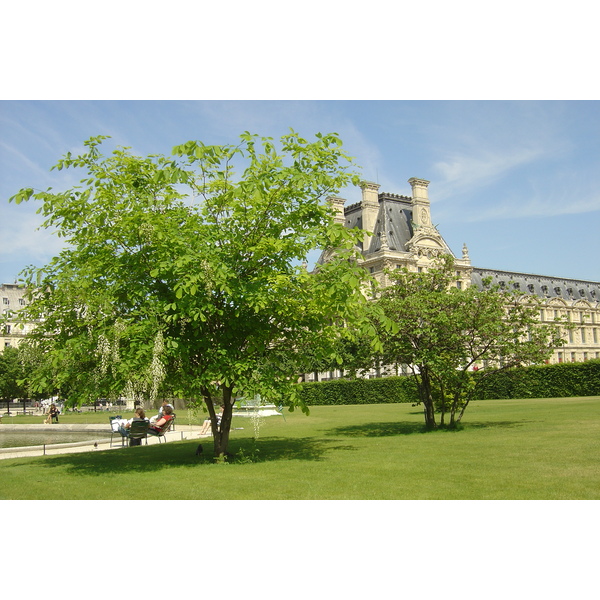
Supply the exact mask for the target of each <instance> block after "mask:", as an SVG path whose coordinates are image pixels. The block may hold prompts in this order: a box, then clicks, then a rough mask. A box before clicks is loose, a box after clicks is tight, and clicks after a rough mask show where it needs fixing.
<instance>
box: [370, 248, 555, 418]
mask: <svg viewBox="0 0 600 600" xmlns="http://www.w3.org/2000/svg"><path fill="white" fill-rule="evenodd" d="M453 264H454V261H453V258H452V257H451V256H445V257H443V258H442V259H441V260H440V261H438V263H437V264H435V265H434V266H433V267H432V268H431V269H429V270H427V271H424V272H421V273H415V272H409V271H408V270H405V269H404V270H397V271H394V272H390V273H389V275H390V277H391V278H392V281H393V283H392V285H390V286H389V287H387V288H385V289H383V290H381V292H380V295H379V297H378V299H377V300H376V303H377V305H378V306H379V307H380V308H381V310H382V311H383V313H384V314H385V315H386V316H387V317H388V318H389V319H390V320H391V321H392V322H393V323H394V330H393V331H391V330H390V329H389V328H382V329H381V337H382V344H383V348H384V350H383V353H382V354H380V355H379V356H378V360H380V361H381V363H383V364H385V365H394V364H396V365H397V364H402V365H408V366H409V367H410V369H411V370H412V374H413V376H414V377H415V379H416V383H417V386H418V389H419V394H420V400H421V402H422V404H423V409H424V411H423V412H424V418H425V424H426V426H427V427H428V428H432V429H433V428H436V427H437V426H438V423H437V421H436V414H439V415H440V424H446V422H445V419H446V416H447V415H449V421H448V423H447V424H448V425H450V426H455V425H456V424H457V423H459V422H460V420H461V419H462V417H463V415H464V412H465V410H466V408H467V406H468V404H469V402H470V400H471V399H472V398H473V397H474V394H475V393H476V386H477V382H478V381H482V380H483V379H485V378H486V377H490V376H493V375H494V374H495V373H497V372H498V371H500V370H504V369H508V368H511V367H516V366H520V365H531V364H540V363H543V362H545V361H546V359H548V358H549V356H550V355H551V353H552V349H553V348H556V347H558V346H561V345H562V344H563V343H564V341H563V339H562V336H561V328H560V326H559V324H541V323H540V322H539V315H540V309H539V303H538V300H537V298H535V297H531V296H526V297H524V296H523V295H519V294H517V293H512V292H504V291H501V290H500V289H499V288H498V287H494V286H491V285H490V284H489V282H488V283H487V285H485V286H484V288H483V289H478V288H477V287H475V286H470V287H469V288H467V289H461V290H459V289H457V288H456V285H455V276H454V271H455V270H454V268H453ZM562 326H563V327H564V326H566V324H562ZM479 367H482V368H479ZM478 368H479V370H478V372H477V377H474V376H473V370H474V369H478Z"/></svg>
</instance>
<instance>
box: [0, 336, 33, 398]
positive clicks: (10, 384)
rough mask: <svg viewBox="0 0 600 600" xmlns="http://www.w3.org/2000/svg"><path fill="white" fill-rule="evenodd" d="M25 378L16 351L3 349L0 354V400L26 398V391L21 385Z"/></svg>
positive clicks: (12, 348) (9, 348)
mask: <svg viewBox="0 0 600 600" xmlns="http://www.w3.org/2000/svg"><path fill="white" fill-rule="evenodd" d="M25 377H26V373H25V369H24V367H23V363H22V362H21V360H20V357H19V351H18V349H17V348H14V347H8V348H4V352H1V353H0V399H2V400H15V399H18V398H27V397H28V395H27V389H26V387H25V386H24V385H23V380H24V379H25Z"/></svg>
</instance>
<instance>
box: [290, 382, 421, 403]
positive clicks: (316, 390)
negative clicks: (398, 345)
mask: <svg viewBox="0 0 600 600" xmlns="http://www.w3.org/2000/svg"><path fill="white" fill-rule="evenodd" d="M299 396H300V398H301V399H302V401H303V402H305V403H306V404H307V405H308V406H318V405H330V406H333V405H346V404H384V403H395V402H416V401H418V399H419V395H418V391H417V386H416V384H415V381H414V380H413V379H412V378H411V377H383V378H377V379H337V380H334V381H320V382H309V383H304V384H302V386H301V390H300V393H299Z"/></svg>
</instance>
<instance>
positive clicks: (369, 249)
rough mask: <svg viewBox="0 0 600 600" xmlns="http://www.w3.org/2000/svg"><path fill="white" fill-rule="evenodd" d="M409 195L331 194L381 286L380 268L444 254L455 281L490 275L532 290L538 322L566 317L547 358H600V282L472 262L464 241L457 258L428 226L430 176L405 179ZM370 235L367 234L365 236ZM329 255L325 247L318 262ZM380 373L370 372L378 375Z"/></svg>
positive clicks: (464, 283)
mask: <svg viewBox="0 0 600 600" xmlns="http://www.w3.org/2000/svg"><path fill="white" fill-rule="evenodd" d="M408 182H409V183H410V185H411V187H412V195H411V196H399V195H396V194H389V193H380V192H379V187H380V186H379V185H377V184H375V183H369V182H368V183H365V184H364V185H363V187H362V201H361V202H358V203H355V204H351V205H350V206H347V207H345V206H344V204H345V200H344V199H343V198H330V199H329V201H330V203H331V204H332V206H333V208H334V210H335V212H336V217H335V219H336V222H338V223H341V224H343V225H345V226H346V227H348V228H354V227H357V228H359V229H362V230H364V231H365V236H364V238H363V240H362V241H361V242H360V243H359V250H360V252H361V255H362V259H361V261H360V264H361V265H362V266H363V267H364V268H365V269H368V271H369V273H371V275H372V276H373V277H374V278H375V279H376V280H377V281H378V282H379V283H381V284H382V285H384V286H386V285H388V284H389V283H390V282H389V277H388V276H387V275H386V273H385V270H390V269H397V268H402V267H405V268H407V269H408V270H409V271H413V272H419V271H422V270H427V268H428V267H429V266H430V265H431V263H432V261H434V260H435V259H436V258H438V257H439V256H441V255H444V254H450V255H451V256H453V257H454V259H455V262H454V264H455V268H456V286H457V287H458V288H460V289H466V288H467V287H468V286H470V285H476V286H478V287H481V286H482V280H483V279H484V278H487V277H491V279H492V282H493V283H497V284H498V285H500V286H501V287H506V288H511V289H516V290H519V291H521V292H522V293H523V295H524V296H527V295H535V296H538V297H540V298H542V300H543V305H542V308H541V310H540V321H542V322H551V321H553V320H554V318H555V317H559V316H567V318H568V319H569V320H570V321H571V322H572V323H576V324H577V327H576V328H575V329H574V330H571V331H569V332H568V333H566V334H565V335H566V341H567V344H566V346H564V347H562V348H560V349H557V350H555V351H554V353H553V355H552V357H551V359H550V362H551V363H558V362H563V361H568V362H575V361H584V360H589V359H593V358H600V282H597V281H580V280H575V279H565V278H560V277H550V276H541V275H532V274H526V273H512V272H509V271H498V270H492V269H484V268H478V267H473V266H472V265H471V260H470V258H469V251H468V249H467V246H466V245H464V246H463V248H462V255H461V256H460V257H456V256H455V255H454V253H453V252H452V250H451V249H450V247H449V246H448V244H447V243H446V242H445V240H444V238H443V237H442V235H441V234H440V232H439V231H438V229H437V228H436V227H435V226H434V225H432V221H431V207H430V202H429V195H428V189H427V188H428V185H429V181H427V180H425V179H418V178H416V177H413V178H411V179H409V180H408ZM369 233H370V234H372V235H369ZM329 258H330V253H328V252H324V253H323V254H322V255H321V257H320V258H319V261H318V263H317V264H323V263H324V262H326V261H327V260H328V259H329ZM380 374H382V373H373V374H372V376H379V375H380ZM339 376H341V373H340V372H339V371H332V372H329V373H323V374H320V375H318V376H316V375H314V374H313V375H311V376H308V377H307V379H308V380H311V379H316V378H318V379H319V380H322V379H331V378H336V377H339Z"/></svg>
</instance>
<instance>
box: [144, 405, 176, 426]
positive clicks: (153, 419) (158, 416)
mask: <svg viewBox="0 0 600 600" xmlns="http://www.w3.org/2000/svg"><path fill="white" fill-rule="evenodd" d="M167 406H170V407H171V411H174V410H175V408H174V407H173V405H172V404H170V403H169V402H167V401H166V400H163V401H162V404H161V405H160V408H159V409H158V414H157V415H155V416H154V417H151V418H150V423H153V424H154V423H156V421H158V420H159V419H161V418H162V416H163V412H164V410H165V407H167Z"/></svg>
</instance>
